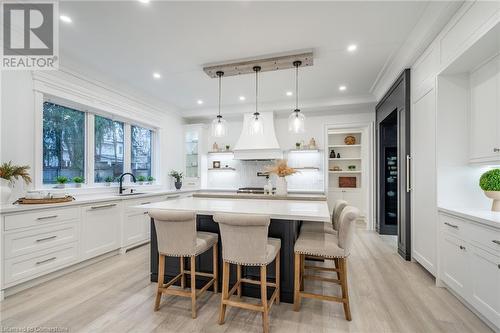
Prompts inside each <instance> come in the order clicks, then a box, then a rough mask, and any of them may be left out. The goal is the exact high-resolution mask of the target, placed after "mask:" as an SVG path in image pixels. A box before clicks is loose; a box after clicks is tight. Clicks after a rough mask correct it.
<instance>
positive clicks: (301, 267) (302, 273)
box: [300, 255, 306, 291]
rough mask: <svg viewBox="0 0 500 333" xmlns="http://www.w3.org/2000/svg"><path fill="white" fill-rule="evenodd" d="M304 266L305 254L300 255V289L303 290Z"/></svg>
mask: <svg viewBox="0 0 500 333" xmlns="http://www.w3.org/2000/svg"><path fill="white" fill-rule="evenodd" d="M305 266H306V256H305V255H304V256H300V291H304V271H305Z"/></svg>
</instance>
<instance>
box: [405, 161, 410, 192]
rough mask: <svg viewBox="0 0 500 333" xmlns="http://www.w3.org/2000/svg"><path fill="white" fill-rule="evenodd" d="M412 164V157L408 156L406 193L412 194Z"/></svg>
mask: <svg viewBox="0 0 500 333" xmlns="http://www.w3.org/2000/svg"><path fill="white" fill-rule="evenodd" d="M410 164H411V156H410V155H406V192H410V191H411V174H410V172H411V168H410Z"/></svg>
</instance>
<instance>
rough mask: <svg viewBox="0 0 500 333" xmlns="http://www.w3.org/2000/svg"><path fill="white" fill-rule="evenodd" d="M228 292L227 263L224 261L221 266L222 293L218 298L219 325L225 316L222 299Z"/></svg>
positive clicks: (222, 322)
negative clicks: (219, 298)
mask: <svg viewBox="0 0 500 333" xmlns="http://www.w3.org/2000/svg"><path fill="white" fill-rule="evenodd" d="M228 294H229V263H228V262H225V261H224V264H223V266H222V295H221V300H220V312H219V325H222V324H224V320H225V316H226V304H224V301H225V300H226V299H227V295H228Z"/></svg>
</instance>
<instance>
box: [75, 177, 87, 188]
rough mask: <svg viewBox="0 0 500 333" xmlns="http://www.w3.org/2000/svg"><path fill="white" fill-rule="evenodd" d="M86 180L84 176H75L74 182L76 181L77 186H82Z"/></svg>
mask: <svg viewBox="0 0 500 333" xmlns="http://www.w3.org/2000/svg"><path fill="white" fill-rule="evenodd" d="M84 182H85V179H83V177H73V183H75V187H82V184H83V183H84Z"/></svg>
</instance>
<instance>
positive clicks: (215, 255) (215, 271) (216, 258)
mask: <svg viewBox="0 0 500 333" xmlns="http://www.w3.org/2000/svg"><path fill="white" fill-rule="evenodd" d="M217 251H218V247H217V243H215V244H214V247H213V265H214V268H213V274H214V293H215V294H217V293H218V292H219V267H218V266H219V256H218V253H217Z"/></svg>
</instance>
